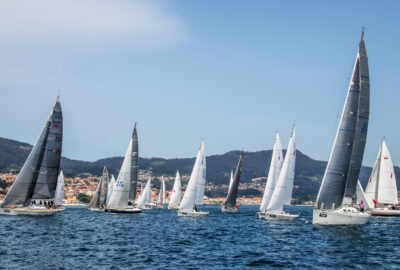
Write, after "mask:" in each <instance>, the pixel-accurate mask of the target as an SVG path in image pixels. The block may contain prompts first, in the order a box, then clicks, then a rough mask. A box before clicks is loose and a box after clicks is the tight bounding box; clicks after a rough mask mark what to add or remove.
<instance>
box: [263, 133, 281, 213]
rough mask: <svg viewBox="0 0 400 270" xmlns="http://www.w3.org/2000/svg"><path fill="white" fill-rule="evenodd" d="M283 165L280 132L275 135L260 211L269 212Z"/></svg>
mask: <svg viewBox="0 0 400 270" xmlns="http://www.w3.org/2000/svg"><path fill="white" fill-rule="evenodd" d="M282 164H283V152H282V144H281V139H280V138H279V134H278V132H277V133H276V135H275V142H274V147H273V150H272V156H271V163H270V166H269V171H268V177H267V183H266V184H265V190H264V195H263V198H262V201H261V205H260V211H262V212H265V211H266V210H267V207H268V204H269V201H270V200H271V196H272V193H273V192H274V189H275V185H276V181H277V180H278V177H279V174H280V172H281V169H282Z"/></svg>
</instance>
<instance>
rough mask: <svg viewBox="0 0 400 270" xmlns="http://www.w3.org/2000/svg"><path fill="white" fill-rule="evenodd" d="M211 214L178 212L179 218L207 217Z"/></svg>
mask: <svg viewBox="0 0 400 270" xmlns="http://www.w3.org/2000/svg"><path fill="white" fill-rule="evenodd" d="M208 214H209V212H202V211H194V210H192V211H181V210H179V211H178V217H206V216H208Z"/></svg>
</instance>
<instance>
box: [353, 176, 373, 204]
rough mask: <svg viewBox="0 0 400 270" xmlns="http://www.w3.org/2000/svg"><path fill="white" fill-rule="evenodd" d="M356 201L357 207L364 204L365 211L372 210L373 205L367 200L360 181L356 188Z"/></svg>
mask: <svg viewBox="0 0 400 270" xmlns="http://www.w3.org/2000/svg"><path fill="white" fill-rule="evenodd" d="M356 201H357V205H360V204H361V203H363V204H364V206H365V207H364V208H365V209H371V208H372V205H370V204H368V201H367V198H366V197H365V193H364V189H363V187H362V186H361V183H360V180H358V183H357V188H356Z"/></svg>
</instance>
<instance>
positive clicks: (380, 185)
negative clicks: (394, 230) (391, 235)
mask: <svg viewBox="0 0 400 270" xmlns="http://www.w3.org/2000/svg"><path fill="white" fill-rule="evenodd" d="M365 196H366V199H367V203H368V204H369V205H371V215H373V216H400V208H399V199H398V191H397V184H396V176H395V173H394V168H393V162H392V158H391V156H390V153H389V149H388V147H387V145H386V142H385V140H382V144H381V147H380V149H379V153H378V157H377V159H376V161H375V164H374V168H373V170H372V173H371V176H370V178H369V180H368V185H367V187H366V189H365Z"/></svg>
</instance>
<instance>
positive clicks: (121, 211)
mask: <svg viewBox="0 0 400 270" xmlns="http://www.w3.org/2000/svg"><path fill="white" fill-rule="evenodd" d="M105 211H106V212H108V213H116V214H139V213H141V212H142V209H139V208H126V209H105Z"/></svg>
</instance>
